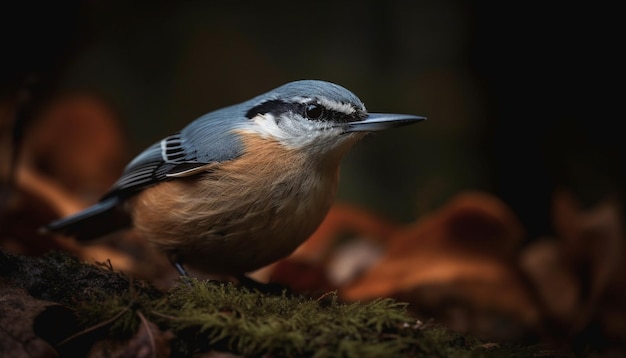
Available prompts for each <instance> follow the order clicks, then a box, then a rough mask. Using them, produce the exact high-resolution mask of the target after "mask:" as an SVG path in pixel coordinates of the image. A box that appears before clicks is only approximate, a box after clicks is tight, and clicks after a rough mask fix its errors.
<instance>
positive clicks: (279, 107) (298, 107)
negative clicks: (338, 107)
mask: <svg viewBox="0 0 626 358" xmlns="http://www.w3.org/2000/svg"><path fill="white" fill-rule="evenodd" d="M312 107H318V108H319V110H320V113H319V116H318V115H317V114H318V113H317V109H316V110H315V111H314V113H313V114H307V110H308V111H309V112H310V111H311V110H312V109H313V108H312ZM287 112H291V113H300V114H301V115H302V116H304V117H305V118H308V119H310V120H317V121H334V122H350V121H355V120H360V119H362V118H363V115H362V114H363V113H362V112H361V111H358V110H357V111H355V112H354V113H352V114H346V113H343V112H339V111H335V110H331V109H328V108H326V107H324V106H322V105H321V104H319V103H315V102H311V103H294V102H285V101H281V100H278V99H276V100H270V101H266V102H263V103H261V104H259V105H257V106H255V107H253V108H251V109H250V110H249V111H248V112H246V118H248V119H252V118H254V117H256V116H257V115H259V114H265V113H271V114H272V115H274V117H276V118H278V117H279V116H280V115H281V114H282V113H287Z"/></svg>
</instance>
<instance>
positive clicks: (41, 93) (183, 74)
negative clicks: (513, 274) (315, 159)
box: [0, 0, 626, 238]
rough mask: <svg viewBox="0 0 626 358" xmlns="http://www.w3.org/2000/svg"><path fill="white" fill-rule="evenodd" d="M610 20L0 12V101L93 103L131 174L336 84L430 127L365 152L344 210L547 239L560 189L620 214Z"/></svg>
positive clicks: (141, 8) (392, 7) (164, 6)
mask: <svg viewBox="0 0 626 358" xmlns="http://www.w3.org/2000/svg"><path fill="white" fill-rule="evenodd" d="M618 13H619V12H617V11H616V9H609V8H602V7H601V6H600V5H594V6H593V7H590V6H589V5H582V4H581V5H577V6H575V5H572V4H568V5H566V6H558V5H546V4H545V3H542V4H538V5H532V4H530V3H526V2H525V3H523V5H502V4H501V5H495V6H494V5H493V4H487V2H480V1H468V2H463V1H413V2H409V1H343V2H339V1H319V2H303V3H296V2H291V1H279V2H273V3H269V2H244V1H242V2H228V3H227V2H210V1H135V2H132V4H129V3H127V2H126V1H96V0H92V1H66V2H63V3H56V2H43V1H21V2H4V3H3V5H1V7H0V17H1V18H2V19H1V21H0V31H1V35H0V36H1V39H2V44H1V46H2V47H1V48H2V50H1V51H0V52H1V53H2V55H1V59H0V61H1V62H0V89H1V90H2V96H3V98H14V96H15V93H16V91H17V89H18V88H20V87H23V86H24V85H25V84H26V83H31V86H30V88H31V93H32V101H31V102H30V105H31V106H36V105H37V102H38V101H44V100H45V98H46V97H48V96H50V95H51V94H52V93H55V92H59V91H63V90H68V89H88V90H96V91H98V92H99V93H101V94H102V95H103V96H104V97H105V98H107V99H108V100H109V101H110V103H111V105H112V106H113V107H114V108H116V109H117V110H118V111H119V113H120V115H121V118H123V121H124V122H123V125H124V128H125V129H126V131H127V133H128V137H129V140H130V144H129V147H130V148H131V150H130V152H129V153H128V158H129V159H130V158H132V156H134V155H136V154H137V153H139V151H141V150H142V149H143V148H144V147H145V146H147V145H149V144H151V143H153V142H154V141H156V140H159V139H160V138H161V137H163V136H165V135H168V134H170V133H172V132H174V131H176V130H178V129H179V128H180V127H182V126H183V125H185V124H186V123H188V122H189V121H191V120H193V119H195V118H196V117H197V116H200V115H202V114H204V113H206V112H208V111H210V110H213V109H216V108H219V107H222V106H226V105H229V104H233V103H237V102H240V101H243V100H246V99H248V98H250V97H252V96H255V95H257V94H260V93H262V92H264V91H267V90H270V89H272V88H274V87H276V86H279V85H281V84H283V83H285V82H288V81H291V80H297V79H305V78H306V79H323V80H328V81H331V82H335V83H338V84H341V85H343V86H345V87H347V88H348V89H350V90H352V91H353V92H355V93H356V94H357V95H358V96H359V97H360V98H361V99H362V100H363V101H364V102H365V104H366V106H367V107H368V109H369V110H370V111H373V112H399V113H402V112H405V113H413V114H418V115H424V116H427V117H428V118H429V120H428V121H426V122H423V123H421V124H419V125H416V126H413V127H408V128H403V129H398V130H393V131H388V132H385V133H380V134H377V135H375V136H371V137H369V138H367V139H366V140H365V141H364V142H362V143H360V144H359V145H358V146H357V147H356V148H355V149H354V150H353V152H352V153H350V154H349V155H348V157H347V158H346V159H345V160H344V162H343V163H344V164H343V170H342V177H343V178H342V183H341V187H340V193H339V199H340V200H342V201H346V202H351V203H357V204H360V205H364V206H366V207H369V208H371V209H372V210H375V211H377V212H379V213H381V214H383V215H387V216H389V217H392V218H395V219H398V220H402V221H406V222H408V221H412V220H414V219H416V218H419V217H420V216H421V215H423V214H425V213H428V212H430V211H432V210H433V209H435V208H437V207H439V206H441V205H442V204H444V203H445V202H447V201H448V200H449V199H450V198H451V197H453V196H454V195H455V194H456V193H459V192H461V191H463V190H468V189H478V190H487V191H489V192H492V193H495V194H496V195H498V196H499V197H500V198H502V199H503V200H504V201H505V202H506V203H507V204H508V205H510V206H511V207H512V208H513V209H514V211H515V212H516V213H517V214H518V215H519V217H520V218H521V220H522V222H523V223H524V225H525V226H526V228H527V230H528V237H529V238H534V237H537V236H539V235H543V234H546V233H550V230H551V225H550V200H551V195H552V193H553V191H554V189H555V188H557V187H568V188H570V189H571V190H573V191H574V192H575V193H576V195H577V197H578V198H579V199H580V200H582V201H583V202H584V203H585V204H586V205H593V204H594V203H596V202H597V201H598V200H600V199H602V198H604V197H605V196H607V195H610V196H613V197H618V198H620V199H621V198H622V197H623V183H624V164H625V163H624V162H625V159H626V145H625V144H624V140H622V133H623V131H622V130H621V126H620V124H621V123H620V122H621V121H622V120H623V109H622V108H619V107H621V102H622V101H623V99H622V97H623V89H622V88H623V85H622V82H621V80H620V79H618V78H619V77H620V73H619V71H618V68H619V67H618V66H617V65H618V63H619V60H618V58H617V55H618V52H620V48H621V47H623V40H622V38H621V36H620V35H619V34H620V29H619V26H618V25H619V20H618V19H615V18H616V17H617V14H618ZM618 93H619V96H618ZM28 118H29V117H28V115H24V116H23V117H21V119H20V121H22V122H27V121H28ZM22 127H23V126H22V124H20V123H18V126H17V127H16V128H17V129H16V133H17V137H18V138H19V132H20V128H22Z"/></svg>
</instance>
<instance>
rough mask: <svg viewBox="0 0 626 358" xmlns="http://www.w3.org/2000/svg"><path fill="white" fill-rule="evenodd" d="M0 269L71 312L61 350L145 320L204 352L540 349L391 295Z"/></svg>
mask: <svg viewBox="0 0 626 358" xmlns="http://www.w3.org/2000/svg"><path fill="white" fill-rule="evenodd" d="M0 276H2V277H4V278H5V279H6V280H8V281H10V282H12V283H14V284H15V285H17V286H19V287H22V288H24V289H26V290H27V291H28V292H29V293H30V294H31V295H32V296H34V297H37V298H40V299H45V300H48V301H52V302H58V303H60V304H62V305H64V306H66V307H68V308H70V309H71V311H72V312H73V315H74V316H75V317H76V322H77V324H76V329H75V332H74V338H70V339H69V340H68V339H67V337H66V338H65V339H64V340H65V342H63V341H64V340H60V342H52V344H53V345H54V344H60V343H61V342H63V343H62V344H61V345H63V346H65V347H68V346H71V344H68V342H69V343H71V341H72V340H73V339H76V340H78V338H80V337H81V336H84V335H87V334H89V335H90V336H91V337H92V338H91V339H94V340H97V339H103V337H106V339H117V340H125V339H129V338H130V337H132V336H133V335H134V334H135V333H136V332H137V331H138V329H139V327H140V325H141V324H142V320H147V321H149V322H153V323H155V324H156V325H157V326H158V328H159V330H160V332H172V333H173V335H172V337H173V338H171V340H169V346H170V347H169V348H170V355H171V356H175V357H177V356H181V357H182V356H189V355H192V354H195V353H198V352H206V351H225V352H231V353H234V354H237V355H242V356H272V357H294V356H295V357H303V356H309V357H330V356H332V357H394V356H398V357H407V356H408V357H418V356H419V357H421V356H427V357H467V356H472V357H531V356H533V355H534V354H535V353H536V352H537V351H538V349H537V348H536V347H526V348H524V347H517V346H506V345H485V344H484V342H481V341H479V340H476V339H472V338H468V337H463V336H461V335H458V334H454V333H452V332H449V331H447V330H446V329H444V328H442V327H440V326H437V325H433V324H420V323H418V321H417V320H416V319H415V318H414V317H412V316H411V315H409V314H408V313H407V311H406V305H405V304H403V303H399V302H396V301H394V300H391V299H378V300H375V301H373V302H367V303H343V302H340V301H339V300H338V299H337V296H336V295H335V294H334V293H329V294H327V295H325V296H323V297H321V298H317V299H316V298H311V297H304V296H299V295H293V294H289V293H287V292H282V293H279V294H267V293H261V292H258V291H256V290H249V289H246V288H239V287H235V286H234V285H232V284H230V283H216V282H208V281H197V280H194V279H191V280H188V281H184V282H181V284H179V285H178V286H177V287H175V288H173V289H172V290H170V291H168V292H165V293H162V292H159V291H157V290H155V289H153V288H151V287H150V286H149V285H148V284H146V283H143V282H137V281H133V280H132V279H130V278H129V277H127V276H125V275H123V274H120V273H118V272H115V271H113V270H111V269H107V268H103V267H97V266H93V265H88V264H85V263H81V262H79V261H77V260H75V259H73V258H71V257H68V256H66V255H64V254H52V255H48V256H46V257H44V258H26V257H20V256H15V255H10V254H6V253H2V252H0ZM95 331H98V332H100V334H99V335H93V334H92V333H93V332H95ZM83 338H84V337H83ZM65 349H66V351H67V348H65Z"/></svg>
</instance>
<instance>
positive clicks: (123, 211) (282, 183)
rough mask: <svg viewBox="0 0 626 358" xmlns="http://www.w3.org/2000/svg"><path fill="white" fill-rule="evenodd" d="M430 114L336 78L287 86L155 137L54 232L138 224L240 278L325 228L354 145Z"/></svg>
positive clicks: (178, 260)
mask: <svg viewBox="0 0 626 358" xmlns="http://www.w3.org/2000/svg"><path fill="white" fill-rule="evenodd" d="M423 119H425V118H424V117H419V116H414V115H405V114H381V113H368V112H367V111H366V109H365V106H364V105H363V103H362V102H361V100H359V98H358V97H357V96H355V95H354V94H353V93H352V92H350V91H348V90H347V89H345V88H343V87H341V86H338V85H336V84H333V83H329V82H324V81H313V80H304V81H295V82H291V83H287V84H285V85H283V86H281V87H278V88H276V89H274V90H272V91H270V92H267V93H265V94H262V95H260V96H258V97H255V98H253V99H251V100H249V101H246V102H243V103H240V104H236V105H234V106H230V107H226V108H222V109H219V110H216V111H214V112H210V113H208V114H206V115H204V116H202V117H200V118H198V119H196V120H195V121H193V122H191V123H190V124H189V125H187V126H186V127H185V128H183V129H182V130H181V131H180V132H178V133H176V134H174V135H171V136H169V137H166V138H164V139H163V140H161V141H160V142H158V143H155V144H154V145H152V146H151V147H149V148H147V149H146V150H145V151H143V152H142V153H141V154H139V155H138V156H137V157H136V158H135V159H134V160H132V161H131V162H130V164H128V166H127V167H126V169H125V170H124V172H123V174H122V176H121V177H120V179H119V180H118V181H117V182H116V183H115V184H114V185H113V187H112V188H111V190H110V191H109V192H108V193H107V194H106V195H104V197H103V198H102V200H101V201H100V202H98V203H97V204H95V205H93V206H91V207H89V208H87V209H85V210H83V211H81V212H79V213H77V214H75V215H73V216H69V217H67V218H63V219H60V220H57V221H54V222H52V223H50V224H49V225H48V226H46V227H45V228H44V231H47V232H50V233H58V234H64V235H69V236H74V237H76V238H77V239H79V240H89V239H93V238H97V237H100V236H102V235H105V234H107V233H110V232H112V231H116V230H119V229H123V228H126V227H131V226H132V227H134V230H136V231H138V233H139V234H140V235H142V236H143V237H144V238H146V239H147V240H148V241H149V242H150V243H152V244H154V245H155V246H156V247H157V248H158V249H160V250H161V251H162V252H164V253H165V254H166V255H167V256H168V257H169V259H170V260H171V262H172V263H173V264H174V266H175V267H176V268H177V269H178V271H179V272H180V273H181V274H182V275H186V272H185V270H184V268H183V264H184V265H188V266H189V267H193V268H196V269H198V270H201V271H204V272H207V273H216V274H225V275H233V276H238V277H241V276H242V275H244V274H245V273H247V272H250V271H253V270H256V269H258V268H261V267H263V266H265V265H268V264H270V263H272V262H274V261H277V260H279V259H281V258H283V257H286V256H287V255H289V254H290V253H291V252H293V251H294V250H295V249H296V248H297V247H298V246H299V245H300V244H301V243H302V242H303V241H304V240H306V239H307V238H308V237H309V236H310V235H311V234H312V233H313V232H314V231H315V229H316V228H317V227H318V226H319V224H320V223H321V222H322V220H323V219H324V217H325V216H326V214H327V212H328V210H329V208H330V206H331V204H332V202H333V200H334V197H335V193H336V191H337V184H338V180H339V162H340V160H341V158H342V157H343V156H344V154H345V153H346V152H347V151H348V150H349V149H350V148H351V147H352V146H353V145H354V143H355V142H357V141H358V140H359V139H361V138H362V137H363V136H365V135H366V134H367V133H368V132H371V131H378V130H383V129H387V128H392V127H398V126H402V125H407V124H411V123H415V122H418V121H421V120H423Z"/></svg>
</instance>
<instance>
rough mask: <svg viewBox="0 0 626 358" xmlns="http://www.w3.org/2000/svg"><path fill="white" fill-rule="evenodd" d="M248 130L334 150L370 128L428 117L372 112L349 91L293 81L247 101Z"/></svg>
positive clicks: (316, 150)
mask: <svg viewBox="0 0 626 358" xmlns="http://www.w3.org/2000/svg"><path fill="white" fill-rule="evenodd" d="M246 106H247V108H249V109H247V112H246V118H247V120H248V121H247V122H246V125H245V126H244V128H242V129H243V130H245V131H246V132H249V133H253V134H257V135H260V136H262V137H265V138H270V139H274V140H276V141H278V142H280V143H282V144H283V145H285V146H287V147H288V148H290V149H295V150H305V151H308V152H310V153H313V154H321V153H327V152H332V151H334V150H336V149H337V148H340V147H344V145H343V144H346V143H353V142H354V141H355V140H357V139H359V138H361V137H362V136H364V135H365V134H367V133H368V132H373V131H379V130H384V129H388V128H394V127H399V126H403V125H407V124H411V123H415V122H419V121H421V120H424V119H425V118H424V117H419V116H414V115H407V114H386V113H368V112H367V110H366V109H365V106H364V105H363V102H361V100H360V99H359V98H358V97H357V96H355V95H354V94H353V93H352V92H350V91H348V90H347V89H345V88H343V87H341V86H339V85H336V84H333V83H329V82H324V81H315V80H303V81H295V82H290V83H287V84H285V85H283V86H281V87H278V88H276V89H274V90H272V91H270V92H267V93H265V94H263V95H260V96H258V97H256V98H253V99H252V100H250V101H248V102H246Z"/></svg>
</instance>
